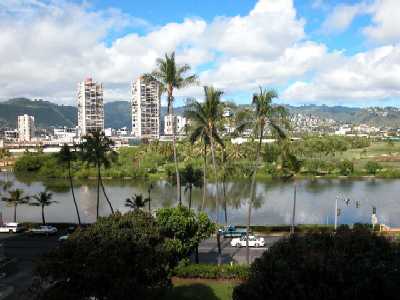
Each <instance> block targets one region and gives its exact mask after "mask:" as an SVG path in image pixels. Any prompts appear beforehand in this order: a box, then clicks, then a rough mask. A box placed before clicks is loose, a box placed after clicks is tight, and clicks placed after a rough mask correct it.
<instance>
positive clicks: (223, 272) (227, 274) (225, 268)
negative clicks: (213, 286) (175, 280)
mask: <svg viewBox="0 0 400 300" xmlns="http://www.w3.org/2000/svg"><path fill="white" fill-rule="evenodd" d="M249 270H250V267H249V266H247V265H238V264H233V265H227V264H224V265H216V264H189V265H179V266H178V267H176V268H175V269H174V270H173V272H172V274H173V275H174V276H177V277H181V278H203V279H237V280H245V279H247V277H248V275H249Z"/></svg>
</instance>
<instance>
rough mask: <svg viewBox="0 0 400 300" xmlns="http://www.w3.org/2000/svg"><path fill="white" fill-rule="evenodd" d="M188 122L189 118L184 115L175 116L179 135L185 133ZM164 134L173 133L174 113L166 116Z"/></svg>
mask: <svg viewBox="0 0 400 300" xmlns="http://www.w3.org/2000/svg"><path fill="white" fill-rule="evenodd" d="M186 124H187V119H186V118H185V117H182V116H175V127H176V134H177V135H184V134H185V128H186ZM164 134H165V135H172V134H173V131H172V115H166V116H165V117H164Z"/></svg>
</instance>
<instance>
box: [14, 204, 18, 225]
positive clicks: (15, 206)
mask: <svg viewBox="0 0 400 300" xmlns="http://www.w3.org/2000/svg"><path fill="white" fill-rule="evenodd" d="M17 205H18V204H17V202H15V203H14V222H17Z"/></svg>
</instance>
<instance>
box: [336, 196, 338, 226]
mask: <svg viewBox="0 0 400 300" xmlns="http://www.w3.org/2000/svg"><path fill="white" fill-rule="evenodd" d="M337 221H338V197H337V196H336V199H335V231H336V228H337Z"/></svg>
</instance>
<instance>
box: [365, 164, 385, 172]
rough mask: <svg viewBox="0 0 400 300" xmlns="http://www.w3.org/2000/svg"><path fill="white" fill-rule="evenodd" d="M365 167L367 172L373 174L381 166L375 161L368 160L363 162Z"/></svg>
mask: <svg viewBox="0 0 400 300" xmlns="http://www.w3.org/2000/svg"><path fill="white" fill-rule="evenodd" d="M365 169H366V170H367V173H368V174H371V175H375V174H376V172H378V171H379V170H381V169H382V166H381V165H380V164H378V163H377V162H376V161H369V162H367V163H366V164H365Z"/></svg>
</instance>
